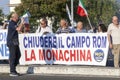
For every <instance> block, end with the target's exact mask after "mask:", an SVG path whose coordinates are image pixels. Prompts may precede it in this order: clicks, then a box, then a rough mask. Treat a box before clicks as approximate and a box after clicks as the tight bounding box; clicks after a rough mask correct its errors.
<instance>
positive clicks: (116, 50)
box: [4, 13, 120, 76]
mask: <svg viewBox="0 0 120 80" xmlns="http://www.w3.org/2000/svg"><path fill="white" fill-rule="evenodd" d="M17 22H18V15H17V13H13V14H12V16H11V20H10V22H9V25H7V24H6V25H7V26H8V35H7V46H8V48H9V51H10V57H9V61H10V76H18V75H19V73H17V71H16V66H17V64H18V63H19V59H20V54H21V53H20V49H19V41H18V34H19V31H21V29H22V26H23V25H24V20H23V19H22V20H21V23H20V24H19V25H17ZM4 26H5V25H4ZM5 28H6V27H4V29H5ZM89 32H93V33H94V30H93V29H92V31H87V30H86V29H85V28H84V25H83V22H81V21H78V22H77V25H76V27H70V26H69V25H68V22H67V20H66V19H61V20H60V27H59V28H58V29H57V31H56V32H55V33H56V34H61V33H89ZM36 33H40V34H52V33H53V31H52V29H51V28H50V27H49V26H48V21H47V19H46V18H42V19H41V21H40V26H38V29H37V30H36ZM97 33H107V34H108V40H109V45H110V49H112V54H113V55H114V67H116V68H118V67H119V61H120V60H119V58H120V35H119V33H120V24H119V21H118V17H117V16H113V17H112V23H111V24H110V25H109V26H108V29H107V27H106V26H105V25H104V24H99V25H98V29H97Z"/></svg>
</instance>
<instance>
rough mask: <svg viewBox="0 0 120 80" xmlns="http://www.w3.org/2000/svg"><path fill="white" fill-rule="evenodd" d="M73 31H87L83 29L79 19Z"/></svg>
mask: <svg viewBox="0 0 120 80" xmlns="http://www.w3.org/2000/svg"><path fill="white" fill-rule="evenodd" d="M75 33H87V31H86V30H85V29H83V23H82V22H81V21H79V22H78V23H77V27H76V29H75Z"/></svg>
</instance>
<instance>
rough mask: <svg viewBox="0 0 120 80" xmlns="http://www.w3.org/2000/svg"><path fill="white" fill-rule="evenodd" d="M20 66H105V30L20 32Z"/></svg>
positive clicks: (106, 51) (106, 48) (106, 45)
mask: <svg viewBox="0 0 120 80" xmlns="http://www.w3.org/2000/svg"><path fill="white" fill-rule="evenodd" d="M19 41H20V50H21V53H22V54H21V59H20V64H21V65H28V64H65V65H98V66H105V65H106V61H107V55H108V46H109V45H108V39H107V33H89V34H88V33H69V34H49V35H40V34H39V33H31V34H20V35H19Z"/></svg>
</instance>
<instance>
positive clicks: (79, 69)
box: [0, 64, 120, 77]
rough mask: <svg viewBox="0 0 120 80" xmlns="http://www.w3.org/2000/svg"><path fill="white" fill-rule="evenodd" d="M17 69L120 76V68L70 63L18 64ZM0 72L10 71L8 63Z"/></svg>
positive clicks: (39, 72)
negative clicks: (70, 64)
mask: <svg viewBox="0 0 120 80" xmlns="http://www.w3.org/2000/svg"><path fill="white" fill-rule="evenodd" d="M17 71H18V72H20V73H25V74H26V73H28V74H70V75H88V76H113V77H120V68H114V67H96V66H69V65H31V66H18V67H17ZM0 73H9V65H8V64H0Z"/></svg>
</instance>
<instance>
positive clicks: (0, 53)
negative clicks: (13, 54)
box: [0, 30, 9, 60]
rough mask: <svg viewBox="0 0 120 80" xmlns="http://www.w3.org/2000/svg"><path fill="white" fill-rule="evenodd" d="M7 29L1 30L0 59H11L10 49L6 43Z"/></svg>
mask: <svg viewBox="0 0 120 80" xmlns="http://www.w3.org/2000/svg"><path fill="white" fill-rule="evenodd" d="M6 39H7V30H0V60H3V59H9V49H8V47H7V45H6V42H7V41H6Z"/></svg>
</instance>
